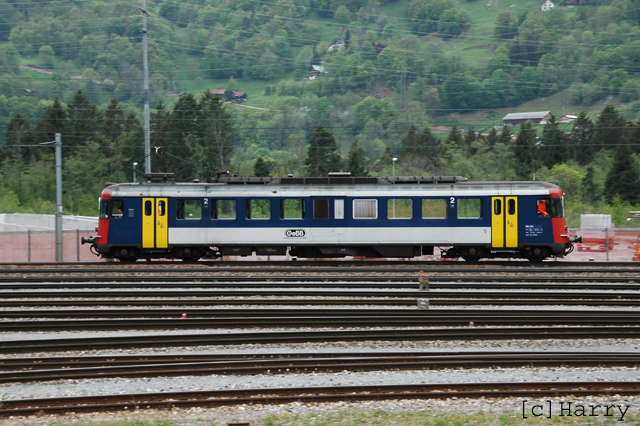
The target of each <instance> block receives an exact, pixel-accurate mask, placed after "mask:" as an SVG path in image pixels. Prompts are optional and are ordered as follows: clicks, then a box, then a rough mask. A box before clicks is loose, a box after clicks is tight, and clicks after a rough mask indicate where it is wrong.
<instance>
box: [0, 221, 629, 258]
mask: <svg viewBox="0 0 640 426" xmlns="http://www.w3.org/2000/svg"><path fill="white" fill-rule="evenodd" d="M610 231H611V232H610V233H608V240H606V241H604V244H600V242H598V244H597V245H596V244H591V243H592V242H591V241H586V242H584V243H582V244H575V250H574V251H573V253H571V254H570V255H569V256H567V257H565V258H564V259H561V260H569V261H578V262H579V261H585V262H587V261H591V260H593V261H607V260H609V261H616V262H625V261H626V262H629V261H638V262H640V229H635V228H633V229H631V228H626V229H619V228H618V229H615V232H614V229H611V230H610ZM584 232H586V233H587V234H588V232H589V230H584ZM93 234H95V233H92V232H89V231H64V232H63V234H62V259H63V260H64V261H65V262H74V261H81V262H88V261H89V262H90V261H98V260H104V259H100V258H99V257H97V256H95V255H94V254H93V253H91V252H90V251H89V247H90V245H89V244H85V245H81V244H80V238H82V237H89V236H91V235H93ZM570 234H571V235H582V233H581V230H580V229H571V230H570ZM437 254H438V253H436V256H423V257H422V259H438V258H439V256H437ZM262 258H264V259H266V258H267V257H266V256H261V257H260V259H262ZM272 259H273V260H275V259H285V257H278V256H272ZM418 259H419V258H418ZM418 259H417V260H418ZM55 260H56V236H55V232H8V233H0V262H55Z"/></svg>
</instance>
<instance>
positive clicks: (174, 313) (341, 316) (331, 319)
mask: <svg viewBox="0 0 640 426" xmlns="http://www.w3.org/2000/svg"><path fill="white" fill-rule="evenodd" d="M3 316H4V317H5V318H15V319H16V320H15V321H4V322H1V323H0V331H3V332H10V331H12V332H19V331H20V332H23V331H71V330H170V329H210V330H213V329H238V328H304V327H355V328H357V327H389V326H395V327H436V326H439V327H466V326H469V324H471V323H473V324H474V326H478V327H489V326H552V325H553V326H566V325H581V326H589V325H599V326H631V325H640V315H639V313H638V312H637V311H619V310H615V311H614V310H574V311H567V312H563V313H561V314H559V313H558V312H557V310H526V311H522V310H504V309H501V310H495V309H493V310H477V309H462V310H461V309H458V310H451V309H429V310H426V309H358V310H353V309H308V308H302V309H188V310H186V309H183V310H175V309H142V310H135V309H100V310H80V309H73V310H20V311H3ZM95 317H99V319H93V318H95ZM24 318H37V319H38V320H35V321H27V320H25V319H24ZM85 318H92V319H85ZM113 318H117V319H113ZM44 319H53V320H47V321H45V320H44Z"/></svg>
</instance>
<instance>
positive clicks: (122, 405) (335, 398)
mask: <svg viewBox="0 0 640 426" xmlns="http://www.w3.org/2000/svg"><path fill="white" fill-rule="evenodd" d="M638 394H640V383H638V382H567V383H561V382H536V383H517V382H510V383H455V384H445V385H442V384H420V385H375V386H331V387H298V388H259V389H237V390H216V391H196V392H161V393H148V394H119V395H100V396H83V397H63V398H30V399H24V400H7V401H3V405H2V407H0V416H17V415H22V416H25V415H32V414H53V413H56V414H60V413H68V412H74V413H77V412H85V413H86V412H96V411H126V410H130V411H134V410H138V409H150V408H154V409H172V408H174V407H180V408H188V407H219V406H224V405H240V404H283V403H287V402H342V401H375V400H385V399H394V400H396V399H397V400H403V399H447V398H482V397H484V398H506V397H511V398H522V399H524V398H548V397H560V396H568V395H571V396H573V397H585V396H595V395H620V396H622V395H638Z"/></svg>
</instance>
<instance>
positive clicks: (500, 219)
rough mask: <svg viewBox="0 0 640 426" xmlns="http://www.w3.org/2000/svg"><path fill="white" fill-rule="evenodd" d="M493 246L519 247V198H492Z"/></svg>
mask: <svg viewBox="0 0 640 426" xmlns="http://www.w3.org/2000/svg"><path fill="white" fill-rule="evenodd" d="M491 206H492V210H491V246H492V247H494V248H504V247H507V248H513V247H518V198H517V197H492V198H491Z"/></svg>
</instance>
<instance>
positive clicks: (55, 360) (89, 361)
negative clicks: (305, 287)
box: [0, 350, 640, 371]
mask: <svg viewBox="0 0 640 426" xmlns="http://www.w3.org/2000/svg"><path fill="white" fill-rule="evenodd" d="M371 357H384V358H388V359H394V358H397V357H431V358H432V359H433V360H434V361H438V360H448V361H450V360H459V361H463V360H464V361H465V362H467V361H469V360H471V361H474V360H480V361H483V362H484V360H486V359H493V360H495V361H496V362H502V361H505V360H506V361H510V360H520V361H521V362H522V363H525V362H528V361H529V360H536V359H537V360H543V359H545V360H547V361H549V362H556V361H558V360H571V359H572V357H577V358H579V359H580V360H583V361H585V362H586V360H587V359H589V360H594V361H595V360H598V359H618V360H623V361H625V362H627V360H635V359H636V358H637V357H640V354H639V353H638V352H607V351H580V352H576V351H570V352H564V351H545V352H539V351H491V352H487V351H464V350H462V351H461V350H458V351H420V350H416V351H364V352H350V351H349V352H347V351H340V352H262V353H260V352H249V353H243V352H236V353H208V354H196V355H194V354H190V353H186V354H185V353H175V354H173V355H172V354H168V355H167V354H140V355H80V356H44V357H33V356H29V357H24V358H20V357H3V358H0V371H36V370H43V369H45V370H52V369H68V368H89V367H104V366H109V367H118V366H132V365H147V364H180V363H198V362H222V361H259V362H262V361H278V360H280V361H283V360H284V361H286V360H289V359H294V360H300V359H306V360H316V359H328V358H340V359H345V358H349V359H357V358H371ZM634 362H635V361H634Z"/></svg>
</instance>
